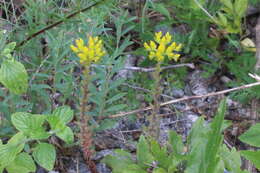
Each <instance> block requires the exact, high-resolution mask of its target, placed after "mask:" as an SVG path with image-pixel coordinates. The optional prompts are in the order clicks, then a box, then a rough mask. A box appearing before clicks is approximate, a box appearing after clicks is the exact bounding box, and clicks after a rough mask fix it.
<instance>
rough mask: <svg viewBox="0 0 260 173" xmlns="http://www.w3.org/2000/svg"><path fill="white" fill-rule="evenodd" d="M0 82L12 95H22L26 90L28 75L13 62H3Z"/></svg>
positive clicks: (19, 65)
mask: <svg viewBox="0 0 260 173" xmlns="http://www.w3.org/2000/svg"><path fill="white" fill-rule="evenodd" d="M0 82H1V83H2V84H3V85H4V86H5V87H6V88H8V89H9V90H10V91H11V92H12V93H14V94H23V93H25V92H26V90H27V88H28V74H27V72H26V70H25V68H24V66H23V64H21V63H20V62H18V61H15V60H4V61H3V63H2V65H1V68H0Z"/></svg>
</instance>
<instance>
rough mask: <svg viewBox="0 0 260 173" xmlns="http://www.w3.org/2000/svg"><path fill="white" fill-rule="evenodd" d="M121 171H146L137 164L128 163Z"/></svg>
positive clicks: (127, 172)
mask: <svg viewBox="0 0 260 173" xmlns="http://www.w3.org/2000/svg"><path fill="white" fill-rule="evenodd" d="M122 173H147V171H145V170H144V169H142V168H141V167H140V166H139V165H137V164H129V165H127V167H126V168H125V169H123V170H122Z"/></svg>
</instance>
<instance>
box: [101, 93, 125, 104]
mask: <svg viewBox="0 0 260 173" xmlns="http://www.w3.org/2000/svg"><path fill="white" fill-rule="evenodd" d="M126 94H127V93H118V94H116V95H114V96H113V97H112V98H110V99H108V100H107V101H106V103H107V104H111V103H113V102H115V101H117V100H119V99H121V98H122V97H124V96H125V95H126Z"/></svg>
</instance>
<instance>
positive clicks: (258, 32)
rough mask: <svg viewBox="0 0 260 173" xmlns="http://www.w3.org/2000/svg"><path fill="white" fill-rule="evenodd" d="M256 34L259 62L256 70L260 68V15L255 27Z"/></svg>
mask: <svg viewBox="0 0 260 173" xmlns="http://www.w3.org/2000/svg"><path fill="white" fill-rule="evenodd" d="M255 35H256V37H255V38H256V59H257V63H256V65H255V70H256V71H257V70H259V68H260V16H259V17H258V19H257V24H256V27H255Z"/></svg>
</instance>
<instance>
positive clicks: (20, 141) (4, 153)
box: [0, 133, 26, 167]
mask: <svg viewBox="0 0 260 173" xmlns="http://www.w3.org/2000/svg"><path fill="white" fill-rule="evenodd" d="M25 139H26V137H25V136H24V135H23V134H22V133H17V134H15V135H14V136H13V137H12V138H11V139H10V140H9V141H8V143H7V144H5V145H0V165H1V167H6V166H7V165H9V164H10V163H12V162H13V161H14V159H15V158H16V156H17V154H19V153H20V152H21V151H22V150H23V148H24V144H25Z"/></svg>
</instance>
